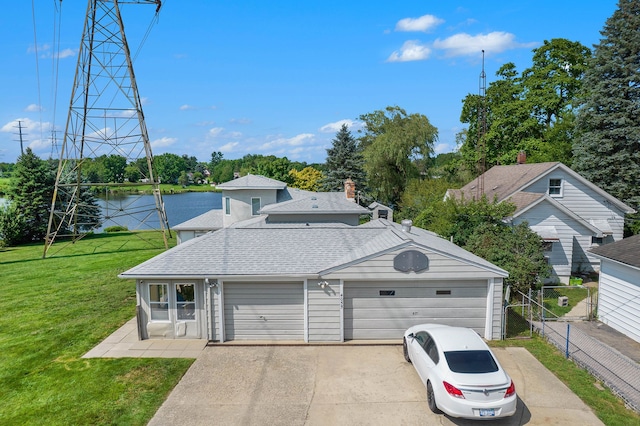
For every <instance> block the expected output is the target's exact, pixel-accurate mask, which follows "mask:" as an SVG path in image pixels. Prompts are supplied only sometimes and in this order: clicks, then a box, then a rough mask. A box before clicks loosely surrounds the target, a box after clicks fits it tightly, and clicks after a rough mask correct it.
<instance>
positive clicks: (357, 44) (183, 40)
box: [0, 0, 617, 163]
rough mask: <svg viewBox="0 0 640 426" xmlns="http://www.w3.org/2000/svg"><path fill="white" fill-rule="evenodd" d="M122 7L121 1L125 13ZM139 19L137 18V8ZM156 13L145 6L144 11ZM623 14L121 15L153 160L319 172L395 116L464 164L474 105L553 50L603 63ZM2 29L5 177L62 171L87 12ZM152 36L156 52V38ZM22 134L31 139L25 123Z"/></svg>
mask: <svg viewBox="0 0 640 426" xmlns="http://www.w3.org/2000/svg"><path fill="white" fill-rule="evenodd" d="M121 3H124V1H121ZM128 3H136V1H135V0H134V1H131V0H129V1H128ZM143 3H144V2H143ZM616 8H617V1H614V0H582V1H573V0H562V1H558V0H554V1H550V0H537V1H528V0H520V1H518V2H507V1H503V0H485V1H481V2H480V1H477V0H473V1H465V0H458V1H456V0H452V1H432V0H421V1H418V0H396V1H388V0H387V1H379V0H367V1H361V0H348V1H344V0H341V1H337V0H306V1H289V0H276V1H273V2H265V1H249V0H234V1H213V0H192V1H187V0H163V2H162V7H161V9H160V11H159V13H158V15H156V14H155V11H156V10H155V9H156V7H155V6H154V5H152V4H121V9H122V12H123V20H124V27H125V33H126V36H127V39H128V42H129V47H130V50H131V52H132V55H133V56H134V58H135V60H134V71H135V75H136V81H137V85H138V90H139V94H140V97H141V99H142V105H143V111H144V115H145V120H146V127H147V129H148V133H149V139H150V141H151V146H152V151H153V154H154V155H158V154H163V153H173V154H178V155H184V154H186V155H188V156H195V157H197V158H198V160H199V161H207V162H208V161H210V159H211V153H212V152H216V151H220V152H222V153H223V156H224V158H226V159H236V158H241V157H243V156H244V155H247V154H261V155H275V156H277V157H287V158H288V159H289V160H292V161H304V162H307V163H323V162H324V161H325V159H326V154H327V149H328V148H330V147H331V146H332V141H333V139H334V138H335V135H336V133H337V131H338V130H339V129H340V127H341V126H342V124H347V125H348V126H349V128H350V130H351V132H352V134H353V135H354V136H355V137H357V136H358V131H359V130H362V122H361V121H360V120H359V117H360V116H361V115H363V114H367V113H371V112H374V111H377V110H383V109H384V108H386V107H387V106H399V107H401V108H403V109H405V110H406V112H407V113H408V114H414V113H416V114H423V115H425V116H426V117H427V118H428V119H429V121H430V122H431V124H432V125H434V126H435V127H436V128H437V129H438V140H437V142H436V144H435V152H436V153H444V152H452V151H455V150H456V149H457V147H456V142H455V140H456V134H457V133H458V132H460V130H461V129H462V128H463V127H464V125H463V124H462V123H460V112H461V108H462V101H463V99H464V97H465V96H466V95H467V94H470V93H471V94H477V93H478V92H479V81H480V79H479V77H480V73H481V71H482V66H483V60H482V50H484V51H485V57H484V68H485V73H486V76H487V84H490V83H491V82H492V81H494V80H495V73H496V71H497V70H498V69H499V68H500V67H501V66H502V65H504V64H505V63H507V62H513V63H514V64H515V65H516V67H517V69H518V71H519V72H521V71H523V70H524V69H526V68H528V67H529V66H530V65H531V58H532V50H533V49H535V48H536V47H538V46H540V45H542V43H543V42H544V41H545V40H551V39H553V38H566V39H569V40H571V41H578V42H580V43H582V44H583V45H585V46H587V47H589V48H592V47H593V45H594V44H596V43H598V42H599V41H600V37H601V35H600V31H601V29H602V28H603V26H604V24H605V21H606V20H607V19H608V18H609V17H610V16H611V15H612V14H613V12H614V11H615V10H616ZM3 9H4V10H3V13H2V14H0V40H2V44H0V46H2V56H3V60H2V66H1V67H0V163H1V162H8V163H15V161H16V160H17V157H18V156H19V155H20V149H21V147H20V137H19V131H20V130H19V126H21V127H22V133H23V136H22V139H23V146H24V148H26V147H27V146H29V147H31V148H32V149H33V151H34V152H35V153H36V154H37V155H38V156H40V157H41V158H43V159H44V158H49V157H51V156H56V155H57V154H55V153H56V152H57V150H54V149H53V148H52V140H53V137H52V136H53V135H55V137H56V140H57V141H58V143H60V142H61V140H62V138H63V135H64V128H65V124H66V120H67V115H68V109H69V104H70V96H71V88H72V85H73V79H74V75H75V71H76V64H77V54H78V48H79V45H80V40H81V37H82V31H83V26H84V20H85V15H86V10H87V0H32V1H19V2H18V1H14V2H7V4H5V5H3ZM145 34H147V36H146V37H145ZM19 122H20V123H19Z"/></svg>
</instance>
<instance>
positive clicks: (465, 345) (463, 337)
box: [424, 325, 488, 352]
mask: <svg viewBox="0 0 640 426" xmlns="http://www.w3.org/2000/svg"><path fill="white" fill-rule="evenodd" d="M424 330H425V331H427V332H428V333H429V334H430V335H431V336H432V337H433V339H434V340H435V341H436V345H437V346H438V347H439V348H440V349H441V350H442V351H443V352H448V351H474V350H487V349H488V346H487V344H486V343H485V342H484V340H482V338H481V337H480V336H479V335H478V333H476V332H475V331H473V330H472V329H470V328H465V327H450V326H441V325H438V326H435V327H425V328H424Z"/></svg>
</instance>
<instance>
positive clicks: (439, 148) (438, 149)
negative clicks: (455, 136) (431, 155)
mask: <svg viewBox="0 0 640 426" xmlns="http://www.w3.org/2000/svg"><path fill="white" fill-rule="evenodd" d="M433 151H434V152H435V153H436V154H442V153H443V152H451V151H452V149H451V147H450V146H449V144H448V143H439V144H437V145H436V146H435V147H434V148H433Z"/></svg>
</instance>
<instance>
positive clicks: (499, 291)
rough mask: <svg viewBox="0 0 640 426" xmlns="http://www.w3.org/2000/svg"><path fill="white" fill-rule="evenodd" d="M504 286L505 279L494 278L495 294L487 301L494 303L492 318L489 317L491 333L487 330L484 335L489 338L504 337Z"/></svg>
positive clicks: (497, 338)
mask: <svg viewBox="0 0 640 426" xmlns="http://www.w3.org/2000/svg"><path fill="white" fill-rule="evenodd" d="M503 286H504V283H503V279H502V278H495V279H494V280H493V294H491V295H488V296H487V303H491V304H492V309H491V318H489V322H490V327H491V330H490V334H488V333H486V330H485V334H484V336H485V338H487V339H489V340H500V339H502V306H503V305H502V300H503V291H504V287H503ZM489 288H490V287H489ZM489 298H491V299H489ZM487 315H489V312H487Z"/></svg>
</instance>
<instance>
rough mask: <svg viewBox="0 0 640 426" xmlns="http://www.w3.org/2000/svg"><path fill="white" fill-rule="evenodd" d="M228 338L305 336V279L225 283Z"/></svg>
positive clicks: (248, 338)
mask: <svg viewBox="0 0 640 426" xmlns="http://www.w3.org/2000/svg"><path fill="white" fill-rule="evenodd" d="M223 291H224V330H225V340H304V293H303V284H302V283H271V282H257V283H251V282H243V283H232V282H225V283H224V290H223Z"/></svg>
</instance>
